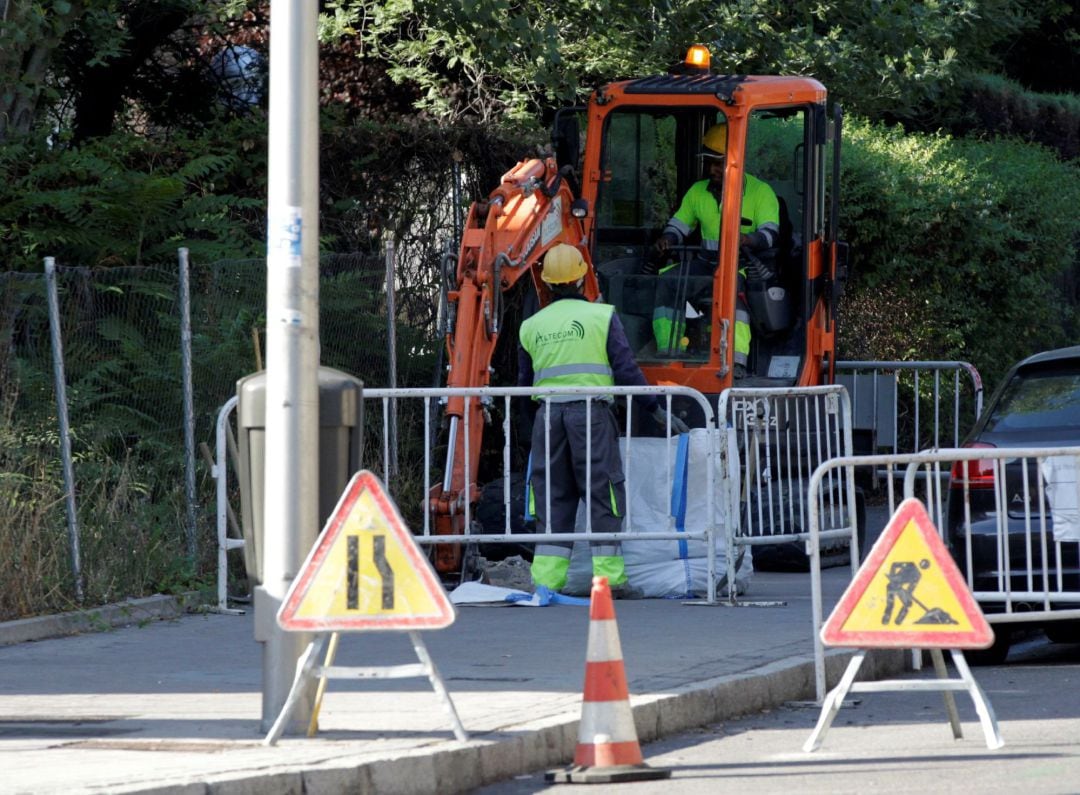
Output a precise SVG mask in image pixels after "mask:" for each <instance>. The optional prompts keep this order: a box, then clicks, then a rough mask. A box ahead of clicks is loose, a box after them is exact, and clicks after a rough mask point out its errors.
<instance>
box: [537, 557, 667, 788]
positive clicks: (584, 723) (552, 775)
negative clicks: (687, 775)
mask: <svg viewBox="0 0 1080 795" xmlns="http://www.w3.org/2000/svg"><path fill="white" fill-rule="evenodd" d="M670 775H671V771H670V770H665V769H663V768H654V767H649V766H648V765H646V764H645V762H644V759H643V758H642V756H641V746H640V745H639V744H638V739H637V729H635V728H634V713H633V712H632V711H631V709H630V693H629V691H628V689H627V687H626V670H625V669H624V668H623V660H622V646H620V645H619V628H618V626H617V625H616V623H615V603H614V602H613V601H612V599H611V588H610V587H609V586H608V580H607V577H593V587H592V601H591V604H590V606H589V646H588V649H587V651H586V659H585V694H584V701H583V703H582V705H581V723H580V725H579V727H578V742H577V748H576V749H575V751H574V764H573V765H572V766H570V767H568V768H566V769H565V770H552V771H550V772H548V773H547V774H546V775H545V779H546V780H547V781H551V782H556V783H574V784H603V783H617V782H620V781H647V780H651V779H659V778H667V777H668V776H670Z"/></svg>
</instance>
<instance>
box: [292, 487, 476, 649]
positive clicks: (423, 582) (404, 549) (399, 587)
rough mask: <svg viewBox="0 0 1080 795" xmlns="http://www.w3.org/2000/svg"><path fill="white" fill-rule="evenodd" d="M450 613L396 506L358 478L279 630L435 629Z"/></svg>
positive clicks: (296, 586)
mask: <svg viewBox="0 0 1080 795" xmlns="http://www.w3.org/2000/svg"><path fill="white" fill-rule="evenodd" d="M454 618H455V612H454V607H453V605H452V604H451V603H450V599H449V597H447V595H446V591H444V590H443V587H442V585H441V584H440V583H439V580H438V578H437V577H436V576H435V572H434V571H433V570H432V568H431V564H430V563H429V562H428V560H427V558H426V557H425V556H424V555H423V554H422V553H421V551H420V547H419V545H418V544H417V543H416V541H415V539H413V537H412V534H411V533H410V532H409V530H408V528H406V527H405V523H404V521H402V518H401V514H400V513H399V512H398V509H397V506H396V505H395V504H394V502H393V500H391V499H390V497H389V495H388V494H387V493H386V490H385V489H384V488H383V485H382V483H381V482H380V481H379V479H378V478H377V477H375V475H374V474H372V473H371V472H369V471H367V470H364V471H361V472H357V473H356V474H355V475H354V476H353V478H352V480H350V481H349V485H348V486H346V487H345V493H344V494H342V496H341V499H340V500H339V501H338V504H337V507H336V508H335V509H334V512H333V513H332V514H331V515H330V518H329V519H328V520H327V522H326V527H324V528H323V531H322V533H321V534H320V535H319V538H318V540H317V541H316V543H315V547H314V548H313V549H312V550H311V554H309V555H308V558H307V560H306V561H305V562H304V566H303V568H302V569H301V571H300V573H299V574H298V575H297V577H296V579H295V580H293V583H292V587H290V588H289V592H288V594H286V596H285V600H284V601H283V602H282V604H281V609H280V610H278V615H277V620H278V624H279V625H280V626H281V628H282V629H285V630H291V631H297V632H301V631H304V632H339V631H349V630H363V629H439V628H441V627H445V626H449V625H450V624H451V623H453V621H454Z"/></svg>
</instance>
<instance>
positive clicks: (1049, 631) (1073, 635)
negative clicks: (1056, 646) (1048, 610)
mask: <svg viewBox="0 0 1080 795" xmlns="http://www.w3.org/2000/svg"><path fill="white" fill-rule="evenodd" d="M1043 632H1045V633H1046V637H1048V638H1049V639H1050V640H1051V641H1052V642H1054V643H1080V621H1050V622H1048V623H1047V624H1046V625H1045V626H1044V627H1043Z"/></svg>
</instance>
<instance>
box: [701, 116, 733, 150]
mask: <svg viewBox="0 0 1080 795" xmlns="http://www.w3.org/2000/svg"><path fill="white" fill-rule="evenodd" d="M726 151H727V124H724V123H720V124H714V125H713V126H712V127H710V128H709V129H708V130H706V131H705V135H704V136H703V137H702V139H701V151H700V152H698V157H723V156H724V153H725V152H726Z"/></svg>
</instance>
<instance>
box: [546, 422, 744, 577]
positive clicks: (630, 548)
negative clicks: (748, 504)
mask: <svg viewBox="0 0 1080 795" xmlns="http://www.w3.org/2000/svg"><path fill="white" fill-rule="evenodd" d="M712 433H713V434H715V433H716V432H715V431H713V432H712ZM709 443H710V432H709V431H707V430H705V429H703V428H698V429H694V430H692V431H690V433H689V434H686V435H685V436H684V437H683V441H682V443H681V444H680V437H672V438H671V439H658V438H641V437H634V438H631V439H629V440H627V439H625V438H624V439H622V440H621V441H620V452H621V453H622V457H623V459H622V460H623V470H624V472H626V474H627V489H626V497H627V502H628V511H627V515H628V517H629V521H628V522H624V525H623V532H624V533H625V535H626V540H625V541H623V542H622V549H623V557H624V558H625V560H626V573H627V576H628V577H629V578H630V583H631V584H632V585H634V586H635V587H637V588H641V589H642V591H643V592H644V595H645V596H646V597H649V598H677V597H688V596H697V597H703V596H705V594H706V593H707V588H708V560H707V558H706V553H707V547H706V545H705V542H704V541H702V540H690V539H686V540H682V539H669V540H662V541H653V540H649V541H642V540H637V541H635V540H634V534H635V533H643V532H665V531H683V532H689V533H700V532H702V531H704V530H705V529H706V526H707V524H708V506H709V500H708V499H707V496H706V495H707V494H708V472H707V469H706V467H707V463H708V460H709V458H708V445H709ZM712 443H713V444H715V443H716V441H715V436H714V437H713V439H712ZM628 448H629V449H628ZM713 470H714V473H713V489H714V496H713V500H712V508H713V513H714V517H715V518H714V525H715V527H716V530H717V532H716V534H715V544H716V577H717V581H718V583H721V585H720V587H718V591H719V590H722V589H726V583H725V582H724V577H725V573H726V568H727V565H726V557H725V556H726V549H725V542H724V533H723V532H722V530H723V528H722V526H721V518H720V517H721V514H720V507H721V499H723V498H724V488H725V484H726V483H727V480H726V479H725V477H724V473H723V472H722V471H721V461H720V457H719V456H713ZM680 473H682V476H680ZM673 494H674V499H673ZM683 497H685V500H683ZM681 505H685V508H684V509H682V508H681V507H680V506H681ZM585 525H586V522H585V506H584V503H582V504H581V505H580V506H579V508H578V517H577V532H579V533H584V532H585ZM743 549H745V553H744V554H743V556H742V560H741V562H740V565H739V568H738V569H737V573H736V577H735V583H736V587H737V589H738V591H739V593H745V592H746V589H747V588H748V587H749V583H750V578H751V576H752V574H753V570H754V567H753V562H752V560H751V554H750V549H749V547H745V548H743ZM739 552H740V553H742V552H743V550H739ZM591 582H592V558H591V556H590V554H589V548H588V545H587V544H586V543H584V542H578V543H576V544H575V545H574V553H573V557H572V558H571V561H570V575H569V580H568V582H567V585H566V587H565V588H564V589H563V591H564V592H566V593H572V594H588V593H589V590H590V588H591Z"/></svg>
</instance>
